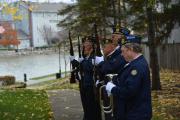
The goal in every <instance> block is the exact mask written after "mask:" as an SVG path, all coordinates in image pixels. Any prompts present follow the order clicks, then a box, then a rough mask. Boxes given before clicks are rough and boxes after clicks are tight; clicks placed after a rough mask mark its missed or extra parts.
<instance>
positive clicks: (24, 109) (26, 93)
mask: <svg viewBox="0 0 180 120" xmlns="http://www.w3.org/2000/svg"><path fill="white" fill-rule="evenodd" d="M50 119H53V118H52V112H51V109H50V105H49V101H48V96H47V94H46V92H45V91H43V90H26V89H15V90H1V91H0V120H50Z"/></svg>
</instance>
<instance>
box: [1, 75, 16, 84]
mask: <svg viewBox="0 0 180 120" xmlns="http://www.w3.org/2000/svg"><path fill="white" fill-rule="evenodd" d="M15 80H16V78H15V77H14V76H0V84H1V85H2V86H6V85H12V84H15Z"/></svg>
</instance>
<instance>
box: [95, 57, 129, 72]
mask: <svg viewBox="0 0 180 120" xmlns="http://www.w3.org/2000/svg"><path fill="white" fill-rule="evenodd" d="M125 64H126V61H125V60H124V58H123V57H122V56H121V55H119V56H118V57H117V58H114V59H112V60H110V61H109V60H105V61H103V62H101V63H100V64H99V65H98V68H99V71H100V72H101V73H102V74H104V75H105V74H111V73H118V71H120V70H121V69H123V67H124V65H125Z"/></svg>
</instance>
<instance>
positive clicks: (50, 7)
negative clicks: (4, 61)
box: [0, 2, 66, 49]
mask: <svg viewBox="0 0 180 120" xmlns="http://www.w3.org/2000/svg"><path fill="white" fill-rule="evenodd" d="M14 4H15V3H14ZM65 6H66V4H65V3H37V2H29V3H26V2H19V4H18V6H17V7H18V9H19V10H18V12H17V15H21V16H22V19H21V20H13V17H12V16H11V15H8V14H3V13H2V11H1V10H0V21H12V22H11V25H12V26H13V28H15V29H16V30H17V33H18V39H19V40H20V41H21V42H20V45H19V46H18V48H19V49H24V48H29V47H42V46H48V45H49V44H50V40H51V39H52V38H53V37H54V36H57V35H56V34H57V33H58V31H60V30H61V28H59V27H58V26H57V24H58V22H59V21H60V20H61V19H62V18H63V16H59V15H57V13H58V10H60V9H62V8H64V7H65Z"/></svg>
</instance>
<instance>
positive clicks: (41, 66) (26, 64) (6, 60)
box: [0, 53, 70, 81]
mask: <svg viewBox="0 0 180 120" xmlns="http://www.w3.org/2000/svg"><path fill="white" fill-rule="evenodd" d="M60 58H61V59H60V63H61V71H64V70H65V62H64V56H60ZM68 59H69V58H68V56H66V61H67V62H68V65H67V67H66V68H67V70H70V67H69V60H68ZM58 71H59V54H57V53H52V54H48V55H45V54H40V55H26V56H9V57H0V76H4V75H13V76H15V77H16V81H23V80H24V73H26V74H27V79H30V78H33V77H39V76H43V75H48V74H52V73H57V72H58Z"/></svg>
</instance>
